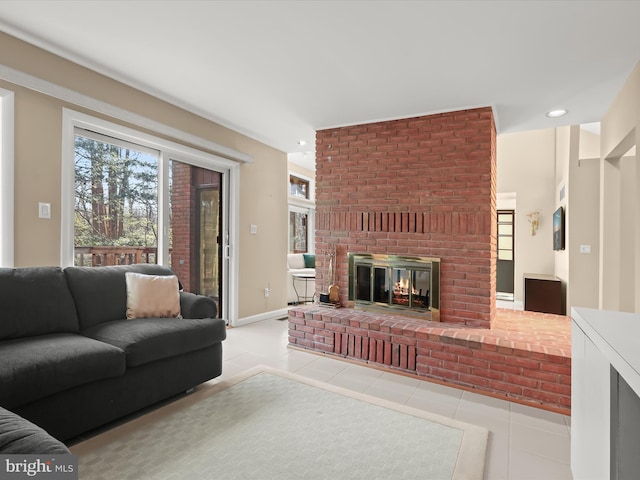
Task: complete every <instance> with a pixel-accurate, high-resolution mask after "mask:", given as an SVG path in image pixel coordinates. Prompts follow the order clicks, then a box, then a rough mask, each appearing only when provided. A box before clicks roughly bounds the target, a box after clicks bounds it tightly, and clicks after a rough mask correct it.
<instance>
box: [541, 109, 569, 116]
mask: <svg viewBox="0 0 640 480" xmlns="http://www.w3.org/2000/svg"><path fill="white" fill-rule="evenodd" d="M567 113H569V110H566V109H564V108H560V109H558V110H551V111H550V112H547V113H546V115H547V117H549V118H557V117H564V116H565V115H566V114H567Z"/></svg>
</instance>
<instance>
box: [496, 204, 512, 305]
mask: <svg viewBox="0 0 640 480" xmlns="http://www.w3.org/2000/svg"><path fill="white" fill-rule="evenodd" d="M514 218H515V211H514V210H498V262H497V269H496V299H498V300H506V301H514V285H515V282H514V275H515V252H514V247H515V242H514Z"/></svg>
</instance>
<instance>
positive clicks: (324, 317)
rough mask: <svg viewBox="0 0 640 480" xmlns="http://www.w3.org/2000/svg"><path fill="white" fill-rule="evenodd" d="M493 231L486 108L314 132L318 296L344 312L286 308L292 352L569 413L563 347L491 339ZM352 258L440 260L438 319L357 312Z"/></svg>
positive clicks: (498, 336) (495, 335) (492, 142)
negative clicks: (333, 289) (334, 293)
mask: <svg viewBox="0 0 640 480" xmlns="http://www.w3.org/2000/svg"><path fill="white" fill-rule="evenodd" d="M496 229H497V227H496V132H495V126H494V122H493V115H492V111H491V109H490V108H478V109H471V110H465V111H457V112H449V113H442V114H437V115H429V116H422V117H416V118H408V119H402V120H393V121H388V122H379V123H372V124H366V125H356V126H349V127H342V128H333V129H327V130H321V131H318V132H317V134H316V288H317V290H318V292H319V293H323V292H327V289H328V287H329V285H330V284H333V285H337V286H338V288H339V298H340V304H341V306H342V307H345V308H338V309H331V308H323V307H318V306H307V307H298V308H293V309H291V310H290V311H289V343H290V345H291V346H293V347H298V348H304V349H310V350H314V351H317V352H322V353H326V354H330V355H335V356H339V357H343V358H348V359H351V360H354V361H359V362H364V363H368V364H371V365H377V366H380V367H383V368H390V369H392V370H396V371H399V372H402V373H405V374H411V375H417V376H423V377H429V378H431V379H434V380H436V381H441V382H445V383H451V384H455V385H458V386H460V387H462V388H470V389H477V390H480V391H483V392H485V393H488V394H492V395H498V396H504V397H509V398H510V399H514V400H516V401H521V402H524V403H530V404H533V405H537V406H542V407H543V408H549V409H552V410H556V411H561V412H563V413H568V411H569V407H570V398H571V396H570V395H571V392H570V377H571V368H570V364H571V359H570V356H569V354H568V353H567V351H566V349H564V350H563V349H562V348H549V347H547V346H543V345H538V344H533V343H527V342H525V341H523V340H522V339H521V338H519V337H518V336H517V335H515V334H514V333H513V332H506V331H499V329H500V327H498V329H497V330H492V327H493V326H494V323H497V321H496V309H495V290H496V289H495V269H496ZM353 254H358V255H370V256H374V257H377V256H408V257H426V258H433V259H438V261H439V299H438V304H439V312H438V313H439V317H436V318H428V319H419V318H415V317H413V318H412V317H407V316H404V315H397V314H395V312H390V313H381V312H380V311H367V310H361V309H360V307H361V306H360V305H355V302H354V301H353V299H354V294H353V289H352V290H351V292H350V290H349V287H350V285H349V278H350V273H349V258H350V257H351V256H352V255H353ZM330 260H331V261H330ZM330 264H331V268H329V266H330ZM352 276H353V275H352ZM374 276H375V272H374V273H373V274H372V275H371V278H372V281H373V279H374ZM332 277H333V278H332ZM366 278H367V277H366V275H365V280H366ZM390 278H391V277H390ZM352 288H353V287H352ZM425 290H426V287H423V292H424V291H425ZM383 291H384V292H386V291H387V290H386V289H383ZM375 295H376V293H375V291H374V290H373V289H372V290H371V296H372V298H373V299H374V300H375V298H374V297H375ZM357 296H358V295H356V297H357ZM364 296H365V300H366V299H367V298H368V297H367V293H366V288H365V294H364ZM418 297H419V298H421V297H424V293H422V294H419V295H418ZM425 301H426V300H425ZM429 302H430V306H431V307H433V306H434V305H431V303H432V299H431V298H430V300H429ZM365 303H366V302H365ZM378 303H380V302H378ZM354 306H357V307H358V308H353V307H354ZM436 320H439V322H438V321H436ZM554 321H555V320H552V322H554ZM514 335H515V337H514ZM562 341H563V340H562V339H561V340H560V342H562Z"/></svg>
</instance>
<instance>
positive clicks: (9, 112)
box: [0, 88, 14, 267]
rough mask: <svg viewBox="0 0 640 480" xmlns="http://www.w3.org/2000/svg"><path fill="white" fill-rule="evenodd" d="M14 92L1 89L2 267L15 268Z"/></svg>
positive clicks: (0, 247) (0, 203)
mask: <svg viewBox="0 0 640 480" xmlns="http://www.w3.org/2000/svg"><path fill="white" fill-rule="evenodd" d="M13 205H14V204H13V92H11V91H9V90H4V89H2V88H0V267H13V246H14V245H13Z"/></svg>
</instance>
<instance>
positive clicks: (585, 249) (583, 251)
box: [580, 245, 591, 253]
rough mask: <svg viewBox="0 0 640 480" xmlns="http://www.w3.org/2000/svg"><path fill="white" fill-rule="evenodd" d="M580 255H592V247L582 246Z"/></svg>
mask: <svg viewBox="0 0 640 480" xmlns="http://www.w3.org/2000/svg"><path fill="white" fill-rule="evenodd" d="M580 253H591V245H580Z"/></svg>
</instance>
